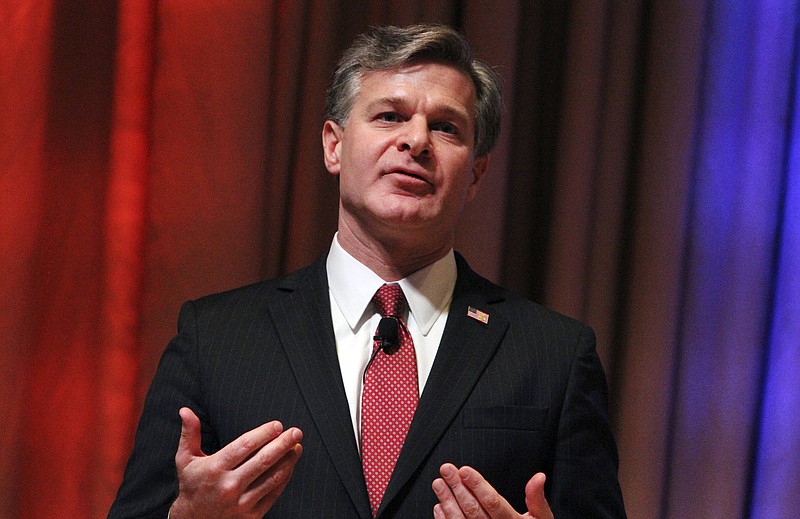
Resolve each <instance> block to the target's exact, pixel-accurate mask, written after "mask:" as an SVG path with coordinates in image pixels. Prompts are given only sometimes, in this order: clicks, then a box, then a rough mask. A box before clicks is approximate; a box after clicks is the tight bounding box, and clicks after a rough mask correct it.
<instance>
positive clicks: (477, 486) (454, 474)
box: [433, 463, 553, 519]
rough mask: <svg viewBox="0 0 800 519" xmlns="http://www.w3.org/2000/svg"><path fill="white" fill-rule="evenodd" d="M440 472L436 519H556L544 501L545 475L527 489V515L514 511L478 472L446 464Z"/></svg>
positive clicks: (434, 483) (526, 487) (530, 481)
mask: <svg viewBox="0 0 800 519" xmlns="http://www.w3.org/2000/svg"><path fill="white" fill-rule="evenodd" d="M439 472H440V473H441V474H442V477H441V478H437V479H436V480H435V481H434V482H433V491H434V492H435V493H436V497H437V498H438V499H439V503H438V504H437V505H436V506H434V507H433V516H434V518H435V519H455V518H470V519H471V518H482V519H483V518H490V519H519V518H524V519H553V512H552V511H551V510H550V506H549V505H548V504H547V500H546V499H545V497H544V481H545V476H544V474H542V473H541V472H539V473H537V474H535V475H534V476H533V477H532V478H531V479H530V480H529V481H528V484H527V485H525V505H526V507H527V508H528V510H527V511H526V512H525V514H523V515H520V514H519V513H518V512H517V511H516V510H514V508H513V507H512V506H511V505H510V504H508V501H506V500H505V499H504V498H503V496H501V495H500V494H498V493H497V491H496V490H495V489H494V488H493V487H492V486H491V485H490V484H489V483H488V482H487V481H486V480H485V479H483V476H481V475H480V473H479V472H478V471H477V470H475V469H473V468H471V467H466V466H465V467H461V468H456V467H455V466H454V465H452V464H451V463H445V464H444V465H442V467H441V468H440V469H439Z"/></svg>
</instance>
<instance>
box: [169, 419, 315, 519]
mask: <svg viewBox="0 0 800 519" xmlns="http://www.w3.org/2000/svg"><path fill="white" fill-rule="evenodd" d="M180 416H181V421H182V425H181V439H180V441H179V442H178V452H177V453H176V454H175V465H176V466H177V469H178V486H179V491H178V499H176V500H175V502H174V503H173V504H172V508H170V519H183V518H203V517H209V518H210V517H215V518H216V517H231V518H233V517H237V518H239V517H243V518H250V517H252V518H261V517H262V516H263V515H264V514H265V513H267V511H268V510H269V509H270V508H271V507H272V505H273V504H274V503H275V500H276V499H277V498H278V496H279V495H280V494H281V492H283V489H284V488H286V484H287V483H288V482H289V478H290V477H291V475H292V471H293V470H294V466H295V463H297V460H298V459H299V458H300V454H301V453H302V451H303V447H302V446H301V445H300V440H302V438H303V433H302V432H301V431H300V429H297V428H296V427H292V428H291V429H289V430H287V431H284V430H283V425H281V423H280V422H269V423H266V424H264V425H262V426H260V427H257V428H255V429H253V430H251V431H248V432H246V433H244V434H243V435H241V436H240V437H239V438H237V439H236V440H234V441H233V442H231V443H230V444H228V445H226V446H225V447H224V448H223V449H221V450H220V451H219V452H217V453H215V454H212V455H210V456H206V455H205V454H204V453H203V451H202V449H201V447H200V419H199V418H197V415H195V414H194V412H192V410H191V409H189V408H187V407H184V408H182V409H181V410H180Z"/></svg>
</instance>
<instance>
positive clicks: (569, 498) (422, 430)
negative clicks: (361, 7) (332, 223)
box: [109, 25, 625, 519]
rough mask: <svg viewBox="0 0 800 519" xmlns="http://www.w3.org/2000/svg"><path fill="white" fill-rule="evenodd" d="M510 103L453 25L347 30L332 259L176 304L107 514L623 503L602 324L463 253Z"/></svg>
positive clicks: (393, 512) (485, 512) (588, 508)
mask: <svg viewBox="0 0 800 519" xmlns="http://www.w3.org/2000/svg"><path fill="white" fill-rule="evenodd" d="M500 112H501V99H500V87H499V82H498V79H497V77H496V76H495V74H494V73H493V72H492V70H491V69H490V68H489V67H488V66H487V65H485V64H484V63H482V62H480V61H477V60H474V59H473V58H472V57H471V53H470V49H469V45H468V43H467V42H466V40H465V39H464V38H463V37H462V36H461V35H460V34H458V33H457V32H455V31H453V30H451V29H449V28H446V27H442V26H428V25H425V26H412V27H407V28H396V27H382V28H375V29H372V30H371V31H370V32H368V33H366V34H365V35H362V36H361V37H360V38H358V39H357V40H356V41H355V43H354V44H353V45H352V46H351V47H350V49H348V51H346V53H345V54H344V56H343V58H342V60H341V61H340V63H339V67H338V69H337V71H336V73H335V74H334V78H333V81H332V83H331V87H330V89H329V92H328V99H327V121H326V122H325V124H324V127H323V131H322V143H323V153H324V160H325V165H326V167H327V169H328V171H329V172H330V173H331V174H333V175H335V176H337V177H338V178H339V190H340V199H339V202H340V203H339V220H338V232H337V234H336V236H335V237H334V239H333V242H332V244H331V247H330V250H329V253H328V254H326V255H325V256H323V257H322V258H320V259H319V260H318V261H317V262H316V263H315V264H313V265H311V266H310V267H307V268H305V269H303V270H301V271H298V272H295V273H293V274H290V275H288V276H286V277H285V278H282V279H277V280H273V281H268V282H263V283H257V284H254V285H251V286H247V287H244V288H240V289H236V290H233V291H230V292H226V293H223V294H217V295H213V296H209V297H205V298H202V299H199V300H197V301H193V302H189V303H186V304H185V305H184V306H183V308H182V309H181V313H180V318H179V331H178V335H177V336H176V337H175V338H174V339H173V340H172V341H171V343H170V344H169V346H168V347H167V349H166V351H165V353H164V356H163V357H162V360H161V362H160V364H159V368H158V371H157V373H156V376H155V378H154V381H153V384H152V386H151V389H150V391H149V393H148V396H147V399H146V401H145V408H144V412H143V414H142V418H141V421H140V424H139V428H138V431H137V435H136V443H135V447H134V451H133V453H132V455H131V459H130V461H129V463H128V467H127V469H126V472H125V479H124V481H123V484H122V486H121V488H120V491H119V494H118V496H117V500H116V502H115V504H114V505H113V507H112V509H111V512H110V513H109V517H113V518H117V517H166V516H167V515H168V513H169V515H170V517H171V518H172V519H181V518H184V517H192V518H195V517H261V516H263V515H265V514H266V516H267V517H280V518H284V517H331V518H337V519H338V518H350V517H352V518H364V519H367V518H370V517H375V516H377V517H407V518H420V517H431V516H432V517H436V518H457V517H492V518H512V517H513V518H517V517H538V518H552V517H553V516H554V515H555V517H558V518H559V519H561V518H566V517H576V518H578V517H579V518H593V517H624V516H625V512H624V507H623V504H622V496H621V493H620V489H619V484H618V481H617V453H616V447H615V444H614V440H613V438H612V436H611V431H610V428H609V424H608V418H607V413H606V405H607V395H606V386H605V377H604V375H603V371H602V368H601V366H600V362H599V359H598V357H597V355H596V353H595V348H594V335H593V333H592V331H591V330H590V329H589V328H588V327H586V326H585V325H582V324H580V323H578V322H576V321H574V320H572V319H569V318H567V317H564V316H561V315H558V314H556V313H554V312H551V311H548V310H546V309H544V308H542V307H540V306H538V305H536V304H534V303H532V302H530V301H527V300H525V299H523V298H520V297H518V296H515V295H513V294H511V293H509V292H507V291H506V290H504V289H502V288H500V287H498V286H496V285H494V284H492V283H490V282H489V281H487V280H485V279H483V278H481V277H480V276H478V275H477V274H475V273H474V272H473V271H472V270H471V269H470V268H469V266H468V265H467V263H466V262H465V261H464V259H463V258H462V257H461V256H459V255H458V254H457V253H455V252H454V251H453V240H454V232H455V227H456V224H457V222H458V219H459V217H460V215H461V211H462V209H463V207H464V204H465V203H466V202H468V201H469V200H471V199H472V198H473V196H474V195H475V191H476V189H477V186H478V185H479V183H480V182H481V180H482V179H483V177H484V174H485V172H486V168H487V163H488V156H489V151H490V150H491V148H492V146H493V144H494V142H495V140H496V138H497V136H498V133H499V126H500ZM387 305H396V306H392V307H391V308H390V307H389V306H387ZM284 424H286V425H284ZM176 448H177V452H176ZM551 507H552V510H551ZM520 510H521V511H523V512H524V515H522V516H520V515H519V513H518V511H520Z"/></svg>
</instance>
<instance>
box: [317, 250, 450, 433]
mask: <svg viewBox="0 0 800 519" xmlns="http://www.w3.org/2000/svg"><path fill="white" fill-rule="evenodd" d="M326 267H327V271H328V287H329V292H330V298H331V318H332V319H333V331H334V334H335V336H336V353H337V355H338V356H339V367H340V368H341V370H342V380H343V381H344V389H345V393H346V394H347V403H348V404H349V405H350V418H351V419H352V421H353V432H354V433H355V436H356V441H359V445H360V440H359V436H360V435H359V430H360V423H361V390H362V377H363V375H364V368H365V367H366V366H367V362H369V358H370V355H371V354H372V347H373V336H374V335H375V330H376V329H377V327H378V322H379V321H380V315H379V314H378V313H377V312H375V309H374V307H373V305H372V303H371V302H372V296H374V295H375V292H376V291H377V290H378V289H379V288H380V287H381V285H383V284H384V283H385V281H384V280H383V279H381V278H380V277H379V276H378V275H377V274H375V273H374V272H372V271H371V270H370V269H369V268H367V267H366V266H364V265H363V264H362V263H361V262H359V261H358V260H357V259H355V258H354V257H353V256H351V255H350V254H349V253H347V252H346V251H345V250H344V249H343V248H342V247H341V245H339V241H338V238H337V236H334V238H333V243H332V244H331V248H330V252H329V254H328V259H327V265H326ZM397 283H398V284H399V285H400V287H401V288H402V289H403V293H404V294H405V296H406V300H407V301H408V308H409V312H408V317H407V318H406V325H407V326H408V330H409V332H410V333H411V337H412V339H413V340H414V349H415V350H416V353H417V370H418V371H419V391H420V394H422V390H423V388H424V387H425V382H426V381H427V380H428V375H429V374H430V372H431V366H432V365H433V359H434V358H435V357H436V352H437V351H438V349H439V342H440V341H441V340H442V334H443V332H444V325H445V322H446V321H447V313H448V311H449V309H450V302H451V301H452V299H453V289H454V287H455V284H456V260H455V255H454V254H453V251H452V250H451V251H450V252H449V253H448V254H446V255H445V256H444V257H443V258H442V259H440V260H438V261H436V262H434V263H432V264H431V265H428V266H427V267H425V268H422V269H420V270H418V271H416V272H414V273H413V274H411V275H410V276H408V277H406V278H403V279H401V280H399V281H397Z"/></svg>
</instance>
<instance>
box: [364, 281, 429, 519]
mask: <svg viewBox="0 0 800 519" xmlns="http://www.w3.org/2000/svg"><path fill="white" fill-rule="evenodd" d="M372 303H373V304H374V305H375V308H376V310H377V311H378V313H380V314H381V317H387V316H395V317H397V318H398V319H400V318H401V316H402V315H403V313H402V312H403V311H404V310H405V306H406V298H405V295H404V294H403V289H402V288H400V285H398V284H397V283H393V284H390V285H383V286H382V287H381V288H379V289H378V291H377V292H376V293H375V296H374V297H373V298H372ZM397 339H398V343H399V345H400V349H398V350H397V352H395V353H394V354H392V355H386V353H385V352H384V351H379V352H378V353H377V355H376V356H375V359H374V360H373V361H372V364H370V365H368V367H367V370H366V372H365V373H364V391H363V393H362V395H361V463H362V465H363V466H364V479H365V480H366V482H367V491H368V492H369V503H370V507H371V508H372V516H373V517H374V516H375V514H376V513H377V512H378V507H379V506H380V504H381V500H382V499H383V494H384V492H385V491H386V486H387V485H388V484H389V479H390V478H391V476H392V471H393V470H394V465H395V463H396V462H397V457H398V456H399V455H400V450H401V449H402V448H403V442H404V441H405V439H406V433H407V432H408V428H409V426H410V425H411V419H412V418H413V417H414V411H416V409H417V400H419V382H418V380H417V355H416V353H415V351H414V341H412V340H411V335H410V334H409V333H408V329H407V328H406V325H405V323H404V322H403V321H402V320H400V322H399V323H398V334H397ZM378 348H379V341H374V344H373V353H374V352H375V350H377V349H378Z"/></svg>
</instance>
